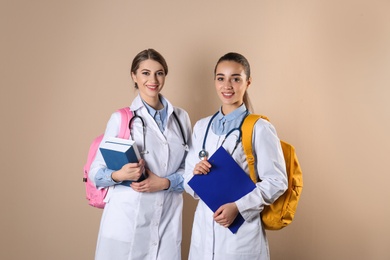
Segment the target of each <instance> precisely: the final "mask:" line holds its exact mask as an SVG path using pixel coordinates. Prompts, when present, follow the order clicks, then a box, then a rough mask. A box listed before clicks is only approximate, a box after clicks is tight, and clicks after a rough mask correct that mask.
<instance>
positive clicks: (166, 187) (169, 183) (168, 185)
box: [164, 178, 171, 190]
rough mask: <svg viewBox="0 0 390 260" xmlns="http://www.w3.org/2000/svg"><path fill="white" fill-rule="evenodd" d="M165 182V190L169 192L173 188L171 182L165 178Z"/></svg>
mask: <svg viewBox="0 0 390 260" xmlns="http://www.w3.org/2000/svg"><path fill="white" fill-rule="evenodd" d="M165 180H166V185H165V186H164V187H165V189H164V190H168V189H169V188H170V187H171V181H170V180H169V179H167V178H165Z"/></svg>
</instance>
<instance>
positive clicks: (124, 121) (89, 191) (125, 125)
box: [83, 107, 133, 209]
mask: <svg viewBox="0 0 390 260" xmlns="http://www.w3.org/2000/svg"><path fill="white" fill-rule="evenodd" d="M118 112H120V114H121V128H120V130H119V134H118V137H119V138H124V139H128V138H129V136H130V128H129V122H130V119H131V118H132V117H133V113H132V112H131V111H130V108H129V107H124V108H121V109H118ZM103 136H104V135H103V134H102V135H99V136H98V137H96V138H95V139H94V140H93V142H92V144H91V146H90V147H89V152H88V159H87V163H86V164H85V165H84V177H83V182H84V183H85V191H86V196H87V200H88V201H89V202H88V204H89V205H91V206H93V207H96V208H100V209H102V208H104V205H105V204H106V203H105V202H104V201H103V200H104V198H105V197H106V195H107V191H108V188H104V189H97V188H96V187H95V185H94V184H93V183H92V182H91V180H90V179H89V177H88V173H89V170H90V167H91V164H92V162H93V160H94V159H95V156H96V152H97V150H98V149H99V145H100V143H101V141H102V139H103Z"/></svg>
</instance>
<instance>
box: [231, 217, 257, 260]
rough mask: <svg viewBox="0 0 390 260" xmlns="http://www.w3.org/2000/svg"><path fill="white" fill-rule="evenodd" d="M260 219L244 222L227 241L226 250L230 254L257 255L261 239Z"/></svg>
mask: <svg viewBox="0 0 390 260" xmlns="http://www.w3.org/2000/svg"><path fill="white" fill-rule="evenodd" d="M259 221H260V218H256V219H255V220H254V221H251V222H244V224H243V225H242V226H241V227H240V228H239V229H238V231H237V233H236V234H234V235H233V234H232V235H231V236H230V239H227V246H226V250H227V252H228V253H231V254H248V253H253V254H258V252H260V250H261V244H262V240H263V239H264V238H263V235H262V234H263V233H262V228H261V225H260V222H259Z"/></svg>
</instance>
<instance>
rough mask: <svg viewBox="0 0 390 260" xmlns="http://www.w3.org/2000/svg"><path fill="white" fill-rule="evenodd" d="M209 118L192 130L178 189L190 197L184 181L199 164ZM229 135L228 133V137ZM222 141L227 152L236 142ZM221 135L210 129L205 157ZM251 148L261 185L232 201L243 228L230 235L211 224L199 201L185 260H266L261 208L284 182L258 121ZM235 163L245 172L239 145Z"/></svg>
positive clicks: (270, 134)
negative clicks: (241, 218) (181, 183)
mask: <svg viewBox="0 0 390 260" xmlns="http://www.w3.org/2000/svg"><path fill="white" fill-rule="evenodd" d="M209 120H210V117H207V118H204V119H202V120H200V121H198V122H197V123H196V124H195V126H194V130H193V136H192V146H191V148H190V151H189V153H188V155H187V158H186V171H185V175H184V176H185V179H184V187H185V190H186V192H188V193H189V194H190V195H192V196H193V197H194V198H196V199H199V197H198V196H197V195H196V194H195V193H194V191H193V190H192V189H191V187H190V186H188V184H187V183H188V181H189V180H190V179H191V178H192V176H193V169H194V166H195V164H196V163H198V162H199V158H198V153H199V151H200V150H201V149H202V144H203V139H204V135H205V130H206V127H207V124H208V122H209ZM233 133H234V132H233ZM237 135H238V134H235V136H234V135H233V134H232V135H230V136H229V137H227V139H226V141H225V143H224V145H223V146H224V147H225V149H226V150H227V151H228V152H229V153H231V151H232V150H233V147H234V145H235V142H236V136H237ZM224 137H225V136H224V135H223V136H218V135H216V134H215V133H213V130H212V127H210V129H209V132H208V136H207V141H206V151H208V152H209V156H211V155H212V154H213V153H214V152H215V151H216V149H217V148H218V147H219V146H220V145H221V143H222V141H223V139H224ZM253 148H254V155H255V157H256V164H255V166H256V168H257V172H258V173H259V175H260V179H262V182H259V183H257V184H256V188H255V189H254V190H253V191H252V192H250V193H249V194H247V195H246V196H244V197H242V198H241V199H239V200H237V201H236V204H237V207H238V210H239V212H240V213H241V215H242V216H243V217H244V219H245V222H244V224H243V225H242V226H241V227H240V228H239V229H238V231H237V233H236V234H233V233H231V231H230V230H229V229H228V228H224V227H222V226H221V225H219V224H218V223H216V222H215V221H214V219H213V212H212V211H211V210H210V209H209V208H208V207H207V205H206V204H205V203H204V202H203V201H202V200H199V202H198V206H197V208H196V211H195V216H194V223H193V228H192V237H191V246H190V256H189V259H190V260H199V259H202V260H237V259H240V260H244V259H245V260H246V259H248V260H257V259H258V260H268V259H269V258H270V256H269V249H268V242H267V239H266V235H265V231H264V229H263V227H262V223H261V219H260V212H261V210H262V209H263V207H264V205H266V204H270V203H272V202H273V201H274V200H276V199H277V198H278V197H279V196H280V195H281V194H283V192H284V191H285V190H286V188H287V177H286V169H285V162H284V157H283V152H282V149H281V146H280V141H279V139H278V137H277V134H276V131H275V129H274V127H273V126H272V125H271V124H270V123H269V122H267V121H265V120H258V121H257V122H256V125H255V129H254V133H253ZM232 156H233V158H234V159H235V161H236V162H237V163H238V164H239V165H240V166H241V167H242V168H243V169H244V170H245V171H246V172H247V173H248V175H249V171H248V164H247V162H246V157H245V154H244V151H243V149H242V143H240V144H239V145H238V147H237V149H236V151H235V152H234V153H233V155H232Z"/></svg>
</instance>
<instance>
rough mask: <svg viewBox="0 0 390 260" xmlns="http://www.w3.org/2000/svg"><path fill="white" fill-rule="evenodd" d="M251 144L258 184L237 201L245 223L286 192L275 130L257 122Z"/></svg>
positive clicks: (284, 170)
mask: <svg viewBox="0 0 390 260" xmlns="http://www.w3.org/2000/svg"><path fill="white" fill-rule="evenodd" d="M252 143H253V145H254V156H255V158H256V159H255V160H256V162H255V165H256V171H257V173H258V175H259V179H260V180H261V182H258V183H256V189H254V190H253V191H252V192H250V193H249V194H247V195H246V196H244V197H242V198H241V199H239V200H238V201H236V204H237V207H238V209H239V211H240V213H241V215H242V216H243V217H244V218H245V219H246V220H248V221H249V220H251V219H252V218H254V217H257V216H258V214H259V213H260V211H261V210H263V208H264V206H265V205H269V204H272V203H273V202H274V201H275V200H276V199H278V198H279V196H280V195H282V194H283V193H284V192H285V190H286V189H287V174H286V166H285V161H284V157H283V151H282V148H281V145H280V140H279V138H278V136H277V134H276V130H275V128H274V127H273V126H272V125H271V124H270V123H269V122H267V121H265V120H262V119H260V120H258V122H257V123H256V124H255V129H254V132H253V141H252Z"/></svg>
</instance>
